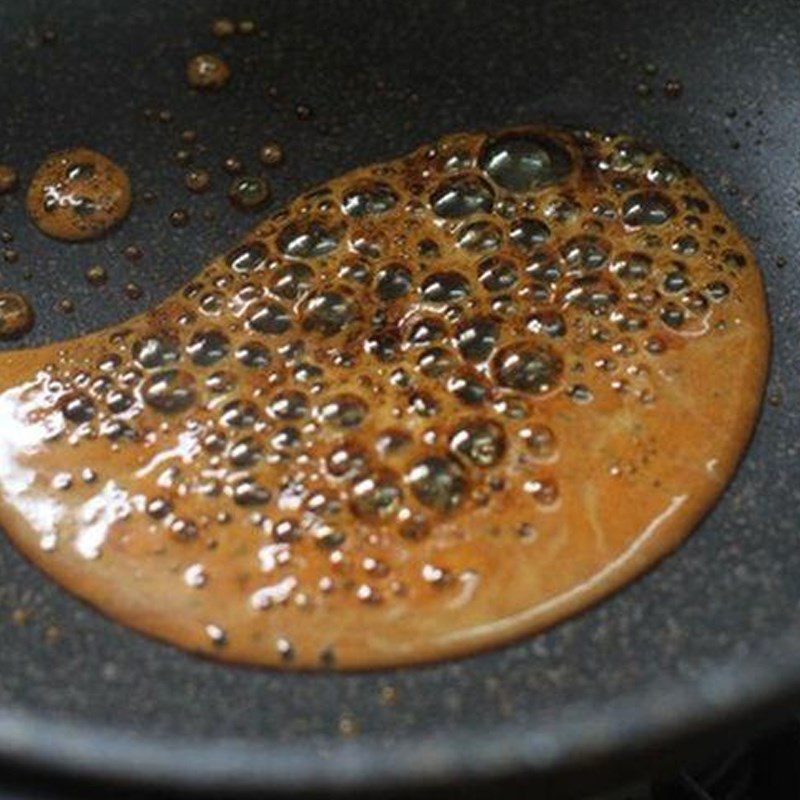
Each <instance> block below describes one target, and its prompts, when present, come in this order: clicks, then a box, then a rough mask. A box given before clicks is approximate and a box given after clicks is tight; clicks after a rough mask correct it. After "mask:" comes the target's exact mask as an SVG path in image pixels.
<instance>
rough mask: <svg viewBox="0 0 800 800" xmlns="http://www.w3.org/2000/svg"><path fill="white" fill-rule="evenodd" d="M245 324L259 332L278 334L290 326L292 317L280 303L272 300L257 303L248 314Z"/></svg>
mask: <svg viewBox="0 0 800 800" xmlns="http://www.w3.org/2000/svg"><path fill="white" fill-rule="evenodd" d="M247 324H248V325H249V326H250V327H251V328H252V329H253V330H254V331H258V332H259V333H264V334H271V335H278V334H281V333H286V331H288V330H289V329H290V328H291V327H292V317H291V314H290V313H289V311H288V310H287V309H286V307H285V306H283V305H282V304H281V303H277V302H274V301H272V302H265V303H258V304H257V305H256V306H255V307H254V309H253V311H252V313H251V314H250V317H249V318H248V320H247Z"/></svg>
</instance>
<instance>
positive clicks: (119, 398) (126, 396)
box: [106, 389, 134, 414]
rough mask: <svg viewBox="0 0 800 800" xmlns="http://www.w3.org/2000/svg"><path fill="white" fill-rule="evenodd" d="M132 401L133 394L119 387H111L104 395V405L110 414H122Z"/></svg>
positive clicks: (131, 404) (130, 405)
mask: <svg viewBox="0 0 800 800" xmlns="http://www.w3.org/2000/svg"><path fill="white" fill-rule="evenodd" d="M133 403H134V400H133V395H132V394H130V392H125V391H122V390H121V389H111V390H109V392H108V394H107V395H106V406H107V407H108V410H109V411H110V412H111V413H112V414H124V413H125V412H126V411H127V410H128V409H129V408H131V407H132V406H133Z"/></svg>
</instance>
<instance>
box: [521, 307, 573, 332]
mask: <svg viewBox="0 0 800 800" xmlns="http://www.w3.org/2000/svg"><path fill="white" fill-rule="evenodd" d="M526 327H527V329H528V330H529V331H530V332H531V333H535V334H538V335H541V336H549V337H550V338H552V339H559V338H561V337H562V336H564V335H565V334H566V332H567V323H566V320H565V319H564V317H563V315H562V314H560V313H559V312H558V311H553V310H552V309H543V310H542V311H534V312H533V314H531V315H530V317H528V321H527V323H526Z"/></svg>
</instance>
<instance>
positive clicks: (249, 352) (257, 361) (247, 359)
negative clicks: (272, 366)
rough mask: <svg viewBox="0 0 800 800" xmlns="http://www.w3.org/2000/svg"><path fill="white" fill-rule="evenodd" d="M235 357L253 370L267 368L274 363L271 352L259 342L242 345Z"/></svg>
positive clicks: (237, 349)
mask: <svg viewBox="0 0 800 800" xmlns="http://www.w3.org/2000/svg"><path fill="white" fill-rule="evenodd" d="M234 355H235V356H236V360H237V361H238V362H239V363H241V364H243V365H244V366H245V367H250V368H251V369H260V368H262V367H266V366H268V365H269V363H270V362H271V361H272V356H271V355H270V352H269V350H268V349H267V348H266V347H265V346H264V345H263V344H258V343H257V342H246V343H245V344H243V345H240V346H239V347H237V348H236V352H235V353H234Z"/></svg>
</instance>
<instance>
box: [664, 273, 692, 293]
mask: <svg viewBox="0 0 800 800" xmlns="http://www.w3.org/2000/svg"><path fill="white" fill-rule="evenodd" d="M690 283H691V281H690V280H689V276H688V275H687V274H686V272H685V271H684V270H682V269H674V270H672V271H671V272H668V273H667V274H666V275H665V276H664V284H663V287H664V291H665V292H669V293H670V294H677V293H679V292H682V291H683V290H684V289H687V288H688V287H689V285H690Z"/></svg>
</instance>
